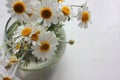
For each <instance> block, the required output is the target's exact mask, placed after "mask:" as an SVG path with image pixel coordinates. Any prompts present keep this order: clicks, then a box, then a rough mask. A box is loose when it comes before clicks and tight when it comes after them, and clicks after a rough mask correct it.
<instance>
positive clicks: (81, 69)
mask: <svg viewBox="0 0 120 80" xmlns="http://www.w3.org/2000/svg"><path fill="white" fill-rule="evenodd" d="M83 1H84V0H83ZM5 2H6V1H5V0H0V35H1V36H0V42H2V40H3V35H4V27H5V24H6V20H7V19H8V18H9V15H8V14H7V12H6V7H5ZM66 2H67V3H69V4H79V3H80V4H81V2H82V0H74V1H73V0H66ZM88 2H89V7H90V10H91V14H92V24H90V25H89V28H88V29H86V30H84V29H80V28H79V27H77V24H78V22H77V21H76V19H74V21H72V22H69V23H66V26H64V27H65V28H64V29H65V31H66V35H67V39H68V40H69V39H71V38H72V39H74V40H75V41H76V42H75V44H74V45H73V46H70V45H67V48H66V51H65V54H64V56H63V58H62V59H61V61H60V62H59V64H58V65H57V67H56V68H55V69H54V70H52V71H49V72H48V73H45V74H41V73H40V74H38V75H37V74H36V76H34V75H31V74H29V75H25V74H23V76H26V77H27V78H25V80H27V79H29V78H31V77H32V78H34V80H120V0H88ZM40 75H42V77H43V78H41V77H40ZM33 76H34V77H33ZM29 80H30V79H29ZM32 80H33V79H32Z"/></svg>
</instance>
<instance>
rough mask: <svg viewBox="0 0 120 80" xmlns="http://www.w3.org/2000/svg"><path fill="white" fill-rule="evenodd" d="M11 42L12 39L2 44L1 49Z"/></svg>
mask: <svg viewBox="0 0 120 80" xmlns="http://www.w3.org/2000/svg"><path fill="white" fill-rule="evenodd" d="M11 42H12V41H8V42H5V43H4V44H3V45H2V46H0V49H1V48H2V47H4V46H6V44H9V43H11Z"/></svg>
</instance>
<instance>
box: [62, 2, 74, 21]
mask: <svg viewBox="0 0 120 80" xmlns="http://www.w3.org/2000/svg"><path fill="white" fill-rule="evenodd" d="M60 12H61V14H60V21H62V22H65V21H66V20H69V19H71V18H72V17H73V16H74V14H73V11H72V8H71V7H70V6H68V5H65V4H64V3H61V4H60Z"/></svg>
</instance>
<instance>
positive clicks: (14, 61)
mask: <svg viewBox="0 0 120 80" xmlns="http://www.w3.org/2000/svg"><path fill="white" fill-rule="evenodd" d="M9 61H10V63H16V62H18V59H17V58H12V59H10V60H9Z"/></svg>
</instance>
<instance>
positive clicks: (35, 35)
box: [31, 33, 39, 41]
mask: <svg viewBox="0 0 120 80" xmlns="http://www.w3.org/2000/svg"><path fill="white" fill-rule="evenodd" d="M38 36H39V34H37V33H35V34H32V36H31V39H32V40H33V41H38Z"/></svg>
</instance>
